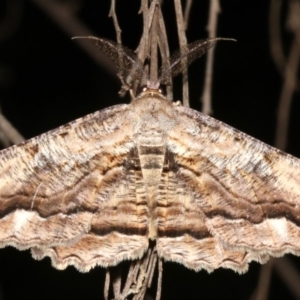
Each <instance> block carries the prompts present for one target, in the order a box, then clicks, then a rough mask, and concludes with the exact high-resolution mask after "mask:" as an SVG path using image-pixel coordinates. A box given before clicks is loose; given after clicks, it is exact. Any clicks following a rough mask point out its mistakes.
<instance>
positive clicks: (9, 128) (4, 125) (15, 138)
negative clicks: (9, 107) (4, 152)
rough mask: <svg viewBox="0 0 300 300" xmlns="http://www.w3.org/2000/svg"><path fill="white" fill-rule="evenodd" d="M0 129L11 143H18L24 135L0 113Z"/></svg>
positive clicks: (22, 139)
mask: <svg viewBox="0 0 300 300" xmlns="http://www.w3.org/2000/svg"><path fill="white" fill-rule="evenodd" d="M0 131H1V132H2V133H3V134H4V135H5V137H7V138H8V139H9V141H10V142H11V143H12V144H19V143H21V142H23V141H24V137H23V136H22V135H21V134H20V133H19V132H18V131H17V130H16V129H15V128H14V127H13V125H12V124H11V123H10V122H9V121H8V120H7V119H6V118H5V117H4V116H3V115H2V114H1V113H0Z"/></svg>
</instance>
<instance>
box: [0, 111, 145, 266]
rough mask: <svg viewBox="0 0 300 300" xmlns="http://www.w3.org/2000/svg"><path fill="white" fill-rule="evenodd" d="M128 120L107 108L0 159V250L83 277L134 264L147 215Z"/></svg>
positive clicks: (142, 241)
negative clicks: (29, 253)
mask: <svg viewBox="0 0 300 300" xmlns="http://www.w3.org/2000/svg"><path fill="white" fill-rule="evenodd" d="M132 118H133V115H132V112H131V111H130V109H129V108H128V105H119V106H115V107H111V108H108V109H105V110H102V111H99V112H96V113H94V114H91V115H88V116H86V117H84V118H81V119H78V120H76V121H73V122H71V123H69V124H67V125H65V126H62V127H60V128H58V129H56V130H53V131H50V132H48V133H45V134H43V135H41V136H38V137H36V138H33V139H31V140H29V141H26V142H24V143H22V144H20V145H17V146H13V147H11V148H9V149H6V150H3V151H2V152H0V172H1V173H0V177H1V181H0V246H1V247H4V246H6V245H13V246H15V247H17V248H19V249H26V248H33V255H34V257H35V258H42V257H44V256H50V257H51V259H52V263H53V264H54V266H55V267H57V268H59V269H63V268H65V267H67V266H68V265H70V264H72V265H75V266H76V267H77V268H78V269H79V270H81V271H88V270H89V269H90V268H91V267H93V266H95V265H102V266H108V265H115V264H117V263H118V262H120V261H122V260H124V259H134V258H137V257H140V256H141V255H142V254H143V253H144V252H145V251H146V249H147V247H148V239H147V235H146V233H147V230H148V228H147V214H148V212H147V207H146V205H145V191H144V186H143V185H142V184H141V171H140V168H139V167H138V163H139V162H138V161H136V157H137V156H136V154H135V153H134V151H136V149H135V147H134V143H133V132H134V128H133V126H134V124H133V123H132V122H129V121H128V120H132ZM124 128H126V130H124ZM124 244H126V247H125V248H124V247H122V246H123V245H124Z"/></svg>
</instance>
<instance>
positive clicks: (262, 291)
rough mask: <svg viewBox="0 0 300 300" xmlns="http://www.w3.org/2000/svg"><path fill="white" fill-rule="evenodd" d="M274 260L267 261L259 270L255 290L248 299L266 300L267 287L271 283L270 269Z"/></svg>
mask: <svg viewBox="0 0 300 300" xmlns="http://www.w3.org/2000/svg"><path fill="white" fill-rule="evenodd" d="M275 260H276V258H274V259H271V260H269V261H268V263H267V264H265V265H263V266H262V267H261V269H260V273H259V278H258V283H257V287H256V290H255V291H254V293H253V295H252V296H251V297H250V299H251V300H266V299H268V293H269V287H270V283H271V275H272V267H273V263H274V261H275Z"/></svg>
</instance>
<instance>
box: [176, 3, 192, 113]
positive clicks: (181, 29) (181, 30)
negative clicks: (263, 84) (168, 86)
mask: <svg viewBox="0 0 300 300" xmlns="http://www.w3.org/2000/svg"><path fill="white" fill-rule="evenodd" d="M174 6H175V14H176V21H177V31H178V38H179V45H180V48H184V47H185V46H186V45H187V40H186V36H185V25H184V19H183V14H182V7H181V1H180V0H174ZM181 63H182V64H183V65H184V66H185V67H184V68H183V71H182V103H183V106H185V107H189V85H188V72H187V58H183V59H182V61H181Z"/></svg>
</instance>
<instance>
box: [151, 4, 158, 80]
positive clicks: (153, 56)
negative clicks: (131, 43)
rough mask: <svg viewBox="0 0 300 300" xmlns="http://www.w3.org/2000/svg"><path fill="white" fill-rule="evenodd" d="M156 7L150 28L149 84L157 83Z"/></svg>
mask: <svg viewBox="0 0 300 300" xmlns="http://www.w3.org/2000/svg"><path fill="white" fill-rule="evenodd" d="M158 16H159V15H158V6H156V8H155V12H154V17H153V22H152V26H151V31H150V45H151V49H150V53H151V56H150V62H151V63H150V81H151V82H157V79H158V49H157V44H158V34H157V30H158Z"/></svg>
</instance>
